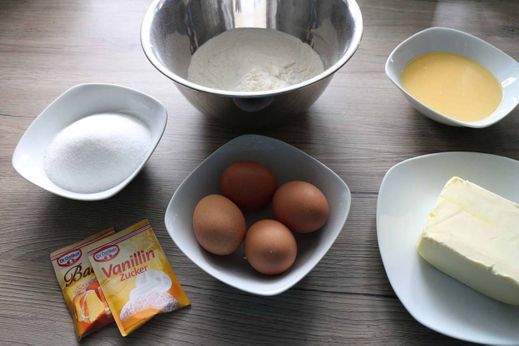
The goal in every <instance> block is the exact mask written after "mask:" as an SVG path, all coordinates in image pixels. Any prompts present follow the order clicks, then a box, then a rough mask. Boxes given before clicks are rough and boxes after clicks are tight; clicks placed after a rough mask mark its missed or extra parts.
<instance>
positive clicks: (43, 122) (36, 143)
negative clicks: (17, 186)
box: [12, 84, 168, 201]
mask: <svg viewBox="0 0 519 346" xmlns="http://www.w3.org/2000/svg"><path fill="white" fill-rule="evenodd" d="M104 112H115V113H125V114H130V115H133V116H135V117H137V118H138V119H140V120H141V121H142V122H143V123H144V124H146V125H147V127H148V129H149V131H150V136H151V144H150V148H149V149H148V152H147V154H146V156H145V159H144V160H143V161H142V162H141V164H140V165H139V166H138V167H137V168H136V169H135V171H134V172H133V173H132V174H131V175H130V176H128V177H127V178H126V179H124V180H123V181H121V182H120V183H119V184H117V185H116V186H114V187H112V188H110V189H108V190H105V191H101V192H96V193H78V192H73V191H69V190H66V189H63V188H61V187H59V186H57V185H56V184H54V182H52V181H51V180H50V179H49V178H48V177H47V174H46V173H45V171H44V168H43V159H44V156H45V150H46V149H47V146H48V145H49V144H50V143H51V141H52V139H53V138H54V137H55V136H56V135H57V134H58V133H59V132H60V131H61V130H62V129H64V128H65V127H67V126H68V125H70V124H72V123H74V122H76V121H78V120H79V119H81V118H84V117H86V116H89V115H92V114H96V113H104ZM167 118H168V114H167V111H166V108H165V107H164V106H163V105H162V104H161V103H160V102H159V101H157V100H156V99H154V98H152V97H150V96H148V95H145V94H143V93H140V92H138V91H136V90H133V89H128V88H124V87H121V86H117V85H112V84H80V85H76V86H74V87H72V88H70V89H69V90H67V91H65V92H64V93H63V94H62V95H60V96H59V97H58V98H57V99H56V100H54V101H53V102H52V103H51V104H50V105H49V106H47V108H45V110H43V112H41V114H40V115H38V117H36V119H34V121H33V122H32V124H31V125H30V126H29V127H28V128H27V130H26V131H25V133H24V134H23V136H22V138H21V139H20V141H19V142H18V145H17V146H16V149H15V151H14V154H13V158H12V165H13V167H14V169H15V170H16V171H17V172H18V173H19V174H20V175H21V176H22V177H24V178H25V179H27V180H28V181H30V182H31V183H33V184H35V185H37V186H39V187H41V188H42V189H45V190H47V191H50V192H52V193H54V194H56V195H59V196H62V197H66V198H70V199H77V200H83V201H96V200H101V199H105V198H109V197H111V196H113V195H115V194H116V193H118V192H119V191H120V190H122V189H123V188H124V187H125V186H126V185H127V184H128V183H129V182H130V181H131V180H132V179H133V178H134V177H135V176H136V175H137V174H138V173H139V171H140V170H141V168H142V167H143V166H144V164H145V163H146V161H147V160H148V159H149V158H150V156H151V154H152V153H153V151H154V150H155V147H156V146H157V145H158V143H159V141H160V139H161V137H162V134H163V133H164V130H165V129H166V123H167Z"/></svg>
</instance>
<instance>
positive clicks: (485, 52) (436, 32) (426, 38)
mask: <svg viewBox="0 0 519 346" xmlns="http://www.w3.org/2000/svg"><path fill="white" fill-rule="evenodd" d="M431 51H446V52H452V53H456V54H460V55H463V56H466V57H468V58H471V59H473V60H475V61H477V62H478V63H480V64H481V65H483V66H484V67H486V68H487V69H488V70H489V71H490V72H492V73H493V74H494V76H495V77H496V78H497V80H498V81H499V83H500V84H501V87H502V88H503V98H502V100H501V103H500V105H499V106H498V108H497V109H496V110H495V111H494V113H492V114H491V115H489V116H488V117H486V118H484V119H482V120H479V121H460V120H456V119H453V118H451V117H449V116H447V115H445V114H442V113H439V112H437V111H435V110H433V109H431V108H429V107H427V106H426V105H424V104H423V103H421V102H420V101H418V100H417V99H416V98H414V97H413V96H411V95H410V94H409V93H408V92H407V91H406V90H405V89H404V87H403V86H402V83H401V80H400V76H401V74H402V71H403V69H404V67H405V65H406V64H407V63H408V62H409V61H410V60H412V59H413V58H415V57H417V56H419V55H422V54H425V53H427V52H431ZM385 70H386V75H387V76H388V77H389V79H390V80H391V81H392V82H393V83H394V84H395V85H396V86H397V87H398V88H399V89H400V90H401V91H402V93H403V94H404V95H405V97H406V98H407V100H408V101H409V103H410V104H411V105H412V106H413V107H414V108H416V110H418V111H419V112H420V113H422V114H424V115H426V116H427V117H429V118H431V119H433V120H435V121H438V122H440V123H442V124H447V125H452V126H465V127H474V128H482V127H487V126H490V125H493V124H495V123H496V122H498V121H500V120H501V119H503V118H504V117H505V116H507V115H508V114H509V113H510V112H511V111H512V110H513V109H514V108H515V107H516V106H517V103H519V63H518V62H517V61H515V60H514V59H513V58H511V57H510V56H509V55H507V54H505V53H504V52H503V51H501V50H500V49H498V48H496V47H495V46H493V45H491V44H490V43H488V42H485V41H483V40H482V39H480V38H477V37H476V36H473V35H470V34H467V33H465V32H463V31H459V30H454V29H450V28H439V27H435V28H429V29H426V30H423V31H420V32H418V33H416V34H414V35H413V36H411V37H409V38H408V39H406V40H405V41H403V42H402V43H400V44H399V45H398V46H397V47H396V48H395V49H394V50H393V51H392V52H391V54H390V55H389V57H388V58H387V61H386V68H385Z"/></svg>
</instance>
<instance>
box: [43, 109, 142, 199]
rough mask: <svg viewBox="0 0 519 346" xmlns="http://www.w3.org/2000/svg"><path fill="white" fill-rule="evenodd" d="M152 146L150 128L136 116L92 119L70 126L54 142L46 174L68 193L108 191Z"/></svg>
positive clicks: (105, 115) (110, 115)
mask: <svg viewBox="0 0 519 346" xmlns="http://www.w3.org/2000/svg"><path fill="white" fill-rule="evenodd" d="M150 144H151V135H150V131H149V129H148V127H147V126H146V125H145V124H144V123H143V122H141V121H140V120H139V119H137V118H135V117H134V116H131V115H126V114H118V113H101V114H95V115H90V116H87V117H85V118H82V119H80V120H78V121H76V122H75V123H73V124H71V125H69V126H67V127H66V128H65V129H63V130H62V131H61V132H59V133H58V135H57V136H56V137H55V138H54V139H53V141H52V142H51V144H50V145H49V146H48V147H47V150H46V153H45V158H44V169H45V173H46V174H47V176H48V177H49V179H50V180H52V181H53V182H54V183H55V184H56V185H58V186H60V187H62V188H64V189H67V190H69V191H74V192H79V193H95V192H101V191H105V190H107V189H110V188H112V187H114V186H115V185H117V184H119V183H120V182H122V181H123V180H124V179H126V178H127V177H128V176H129V175H130V174H132V173H133V171H135V169H136V168H137V167H138V166H139V165H140V163H141V162H142V161H143V160H144V158H145V156H146V153H147V152H148V150H149V148H150Z"/></svg>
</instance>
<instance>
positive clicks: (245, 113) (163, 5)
mask: <svg viewBox="0 0 519 346" xmlns="http://www.w3.org/2000/svg"><path fill="white" fill-rule="evenodd" d="M241 27H257V28H271V29H276V30H279V31H283V32H285V33H288V34H290V35H292V36H295V37H298V38H299V39H301V40H302V41H304V42H306V43H308V44H309V45H310V46H311V47H312V48H313V49H314V50H315V51H316V52H317V53H319V55H320V56H321V59H322V60H323V62H324V66H325V71H324V72H322V73H321V74H319V75H317V76H315V77H313V78H311V79H308V80H306V81H304V82H301V83H298V84H294V85H291V86H289V87H286V88H282V89H276V90H273V91H260V92H237V91H226V90H220V89H213V88H208V87H205V86H203V85H199V84H195V83H193V82H190V81H188V80H187V70H188V67H189V63H190V60H191V55H192V54H193V53H194V52H195V51H196V50H197V49H198V47H199V46H200V45H202V44H203V43H204V42H206V41H207V40H209V39H211V38H212V37H214V36H216V35H218V34H220V33H222V32H224V31H226V30H231V29H234V28H241ZM361 36H362V15H361V13H360V9H359V7H358V5H357V3H356V2H355V0H156V1H154V2H153V3H152V5H151V6H150V8H149V9H148V11H147V13H146V15H145V17H144V21H143V24H142V29H141V42H142V47H143V49H144V52H145V54H146V56H147V57H148V59H149V60H150V62H151V63H152V64H153V65H154V66H155V67H156V68H157V69H158V70H159V71H160V72H162V73H163V74H164V75H166V76H167V77H169V78H171V79H172V80H173V81H174V82H175V83H176V85H177V86H178V88H179V89H180V91H181V92H182V94H184V96H185V97H186V98H187V99H188V100H189V101H190V102H191V103H192V104H193V105H194V106H195V107H196V108H198V109H199V110H200V111H201V112H203V113H205V114H207V115H210V116H214V117H218V118H220V119H222V120H224V121H225V122H226V123H230V124H234V125H239V126H248V127H250V126H253V127H258V126H265V125H270V124H273V123H278V122H279V121H280V120H283V119H286V118H287V117H289V116H290V115H297V114H300V113H302V112H304V111H305V110H307V109H308V107H310V105H312V104H313V103H314V102H315V101H316V100H317V98H318V97H319V96H320V95H321V93H322V92H323V91H324V89H325V88H326V86H327V85H328V84H329V82H330V80H331V79H332V77H333V74H334V73H335V72H336V71H337V70H338V69H339V68H341V67H342V66H343V65H344V64H345V63H346V62H347V61H348V60H349V59H350V58H351V56H352V55H353V53H355V51H356V50H357V47H358V46H359V43H360V39H361Z"/></svg>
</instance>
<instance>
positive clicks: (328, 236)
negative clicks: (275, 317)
mask: <svg viewBox="0 0 519 346" xmlns="http://www.w3.org/2000/svg"><path fill="white" fill-rule="evenodd" d="M242 160H248V161H250V160H252V161H256V162H258V163H260V164H262V165H265V166H266V167H268V168H270V170H272V172H273V173H274V175H275V176H276V178H277V182H278V185H281V184H283V183H285V182H287V181H292V180H303V181H307V182H309V183H311V184H313V185H315V186H316V187H317V188H318V189H320V190H321V191H322V193H323V194H324V195H325V196H326V199H327V200H328V204H329V216H328V220H327V222H326V224H325V225H324V226H323V227H322V228H321V229H320V230H318V231H315V232H313V233H310V234H303V235H299V234H298V235H296V241H297V248H298V254H297V257H296V260H295V262H294V264H293V265H292V267H291V268H289V269H288V270H287V271H286V272H284V273H282V274H278V275H272V276H270V275H263V274H260V273H258V272H256V271H255V270H254V269H253V268H252V267H251V265H249V263H248V262H247V260H246V259H245V258H244V251H243V246H242V247H240V248H239V249H238V250H237V251H236V252H234V253H232V254H231V255H226V256H217V255H213V254H210V253H209V252H207V251H205V250H204V249H203V248H202V247H201V246H200V245H199V243H198V242H197V239H196V237H195V234H194V230H193V223H192V222H193V212H194V209H195V206H196V205H197V203H198V202H199V201H200V200H201V199H202V198H203V197H204V196H207V195H210V194H219V193H221V192H220V183H219V182H220V175H221V173H222V172H223V171H224V169H225V168H226V167H228V166H229V165H231V164H232V163H235V162H237V161H242ZM350 205H351V193H350V190H349V188H348V186H347V185H346V183H345V182H344V181H343V180H342V179H341V178H340V177H339V176H338V175H337V174H335V173H334V172H333V171H331V170H330V169H329V168H327V167H326V166H325V165H323V164H322V163H320V162H319V161H317V160H316V159H314V158H312V157H311V156H309V155H308V154H306V153H304V152H302V151H301V150H299V149H297V148H295V147H293V146H291V145H289V144H287V143H284V142H282V141H279V140H276V139H273V138H269V137H265V136H259V135H243V136H240V137H237V138H235V139H233V140H231V141H230V142H228V143H226V144H225V145H223V146H222V147H220V148H219V149H218V150H216V151H215V152H214V153H212V154H211V155H210V156H209V157H208V158H206V159H205V160H204V161H203V162H202V163H201V164H200V165H199V166H198V167H197V168H195V170H194V171H193V172H192V173H191V174H190V175H189V176H188V177H187V178H186V179H185V180H184V181H183V182H182V183H181V185H180V186H179V187H178V189H177V190H176V191H175V193H174V195H173V197H172V198H171V201H170V202H169V205H168V208H167V210H166V214H165V224H166V228H167V230H168V233H169V235H170V237H171V238H172V239H173V241H174V242H175V244H176V245H177V246H178V247H179V248H180V250H181V251H182V252H183V253H184V254H185V255H186V256H187V257H188V258H189V259H191V261H193V262H194V263H195V264H196V265H198V266H199V267H200V268H201V269H202V270H204V271H205V272H206V273H208V274H209V275H211V276H213V277H215V278H216V279H218V280H220V281H222V282H224V283H226V284H228V285H230V286H232V287H235V288H237V289H240V290H242V291H246V292H249V293H253V294H257V295H262V296H272V295H276V294H279V293H282V292H284V291H286V290H287V289H289V288H290V287H292V286H293V285H295V284H296V283H297V282H299V281H300V280H301V279H302V278H303V277H305V276H306V275H307V274H308V273H309V272H310V271H311V270H312V269H313V268H314V267H315V266H316V265H317V263H319V261H320V260H321V259H322V258H323V257H324V255H325V254H326V253H327V252H328V250H329V249H330V247H331V246H332V245H333V243H334V242H335V240H336V238H337V237H338V236H339V234H340V232H341V231H342V229H343V226H344V223H345V222H346V219H347V217H348V213H349V210H350ZM244 215H245V219H246V224H247V227H250V226H251V225H252V224H253V223H254V222H256V221H258V220H261V219H272V218H273V217H272V213H271V210H270V207H269V208H266V209H263V210H261V211H257V212H248V211H245V212H244Z"/></svg>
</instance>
